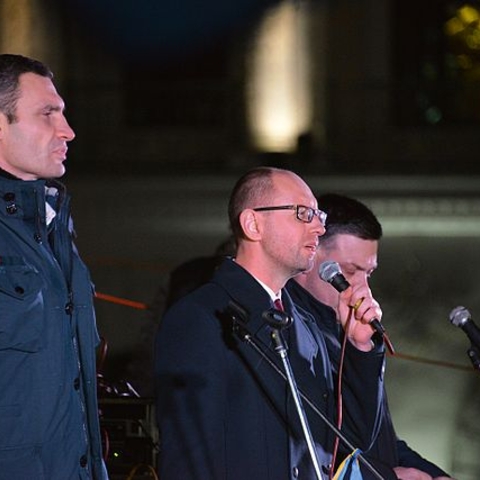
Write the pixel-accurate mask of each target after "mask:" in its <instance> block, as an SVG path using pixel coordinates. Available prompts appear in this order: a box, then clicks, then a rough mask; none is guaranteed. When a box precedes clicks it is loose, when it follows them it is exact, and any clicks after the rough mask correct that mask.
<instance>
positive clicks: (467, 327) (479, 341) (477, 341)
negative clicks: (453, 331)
mask: <svg viewBox="0 0 480 480" xmlns="http://www.w3.org/2000/svg"><path fill="white" fill-rule="evenodd" d="M450 322H451V324H452V325H455V326H456V327H459V328H461V329H462V330H463V331H464V332H465V333H466V335H467V337H468V339H469V340H470V341H471V342H472V345H473V346H474V347H476V348H478V349H480V328H478V327H477V326H476V325H475V322H474V321H473V320H472V315H471V314H470V312H469V311H468V310H467V309H466V308H465V307H461V306H460V307H455V308H454V309H453V310H452V311H451V312H450Z"/></svg>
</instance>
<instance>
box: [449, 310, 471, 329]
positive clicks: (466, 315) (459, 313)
mask: <svg viewBox="0 0 480 480" xmlns="http://www.w3.org/2000/svg"><path fill="white" fill-rule="evenodd" d="M471 318H472V316H471V315H470V312H469V311H468V310H467V309H466V308H465V307H462V306H459V307H455V308H454V309H453V310H452V311H451V312H450V322H451V323H452V325H455V326H456V327H462V326H463V325H465V323H467V322H468V321H469V320H470V319H471Z"/></svg>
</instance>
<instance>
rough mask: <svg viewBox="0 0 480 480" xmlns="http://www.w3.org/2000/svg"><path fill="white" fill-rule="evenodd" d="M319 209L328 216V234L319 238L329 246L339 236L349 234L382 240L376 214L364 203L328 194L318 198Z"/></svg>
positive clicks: (326, 227)
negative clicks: (332, 239)
mask: <svg viewBox="0 0 480 480" xmlns="http://www.w3.org/2000/svg"><path fill="white" fill-rule="evenodd" d="M316 198H317V201H318V208H319V209H320V210H323V211H324V212H325V213H326V214H327V222H326V225H325V229H326V232H325V234H324V235H322V236H321V237H319V241H320V244H324V245H325V244H327V243H328V242H329V240H330V239H331V238H332V237H334V236H335V235H338V234H348V235H353V236H355V237H358V238H361V239H363V240H380V238H381V237H382V235H383V231H382V225H381V224H380V222H379V221H378V219H377V217H376V216H375V214H374V213H373V212H372V211H371V210H370V209H369V208H368V207H367V206H366V205H365V204H364V203H362V202H360V201H359V200H355V199H354V198H350V197H347V196H345V195H339V194H336V193H327V194H324V195H317V196H316Z"/></svg>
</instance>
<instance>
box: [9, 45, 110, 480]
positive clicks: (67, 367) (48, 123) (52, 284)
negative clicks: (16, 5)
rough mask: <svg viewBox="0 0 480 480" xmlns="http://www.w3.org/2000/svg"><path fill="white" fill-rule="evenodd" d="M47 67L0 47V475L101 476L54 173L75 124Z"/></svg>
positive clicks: (70, 254) (85, 335)
mask: <svg viewBox="0 0 480 480" xmlns="http://www.w3.org/2000/svg"><path fill="white" fill-rule="evenodd" d="M52 78H53V76H52V73H51V72H50V70H49V69H48V68H47V67H46V66H45V65H43V64H42V63H40V62H38V61H35V60H32V59H29V58H26V57H23V56H20V55H8V54H4V55H0V372H1V374H0V479H1V480H27V479H28V480H39V479H45V480H79V479H81V480H105V479H106V478H107V473H106V470H105V466H104V463H103V460H102V451H101V450H102V449H101V438H100V429H99V421H98V408H97V398H96V393H97V392H96V371H95V360H96V358H95V346H96V345H97V343H98V334H97V330H96V325H95V317H94V311H93V290H92V284H91V281H90V277H89V273H88V270H87V268H86V267H85V265H84V264H83V262H82V261H81V260H80V258H79V256H78V253H77V250H76V248H75V246H74V244H73V241H72V239H73V236H74V232H73V226H72V219H71V217H70V209H69V197H68V195H67V194H66V192H65V189H64V187H63V186H62V185H61V184H60V183H59V182H57V181H55V180H54V179H55V178H58V177H61V176H62V175H63V173H64V171H65V167H64V165H63V163H64V161H65V159H66V155H67V143H68V142H70V141H71V140H72V139H73V138H74V132H73V130H72V129H71V128H70V126H69V125H68V123H67V121H66V119H65V116H64V114H63V111H64V102H63V100H62V98H61V97H60V96H59V95H58V93H57V91H56V89H55V87H54V85H53V82H52Z"/></svg>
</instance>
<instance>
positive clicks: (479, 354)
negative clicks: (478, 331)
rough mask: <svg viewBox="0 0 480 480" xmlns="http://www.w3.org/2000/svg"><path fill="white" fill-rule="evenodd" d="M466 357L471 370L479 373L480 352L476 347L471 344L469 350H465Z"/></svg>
mask: <svg viewBox="0 0 480 480" xmlns="http://www.w3.org/2000/svg"><path fill="white" fill-rule="evenodd" d="M467 355H468V358H469V359H470V361H471V362H472V365H473V368H474V369H475V370H479V371H480V350H479V349H478V348H477V346H476V345H473V343H472V344H471V346H470V348H469V349H468V350H467Z"/></svg>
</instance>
